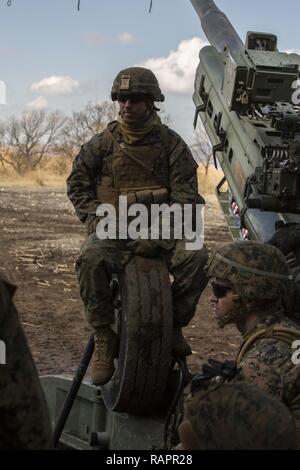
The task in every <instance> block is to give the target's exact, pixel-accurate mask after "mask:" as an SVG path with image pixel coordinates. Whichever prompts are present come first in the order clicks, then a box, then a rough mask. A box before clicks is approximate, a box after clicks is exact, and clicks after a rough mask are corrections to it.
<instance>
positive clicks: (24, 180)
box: [0, 156, 223, 196]
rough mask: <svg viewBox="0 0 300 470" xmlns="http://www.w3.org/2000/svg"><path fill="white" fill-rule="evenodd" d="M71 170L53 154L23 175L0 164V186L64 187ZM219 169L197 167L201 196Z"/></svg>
mask: <svg viewBox="0 0 300 470" xmlns="http://www.w3.org/2000/svg"><path fill="white" fill-rule="evenodd" d="M70 170H71V161H70V159H69V158H67V157H60V156H55V157H54V156H53V157H48V158H45V159H44V161H43V162H42V164H41V165H40V166H39V167H38V168H37V169H36V170H33V171H30V172H28V173H26V174H25V175H24V176H22V175H19V174H18V173H16V171H14V170H13V168H12V167H11V166H10V165H7V164H5V165H4V166H3V165H2V164H0V186H5V187H10V186H19V187H27V188H31V187H32V188H38V187H43V186H45V187H56V188H57V187H58V188H62V187H65V184H66V178H67V177H68V175H69V173H70ZM222 176H223V173H222V172H221V171H220V170H215V169H214V168H210V169H209V172H208V175H207V176H205V172H204V169H202V168H199V169H198V183H199V191H200V193H201V194H202V195H203V196H208V195H211V194H213V193H214V190H215V187H216V185H217V184H218V183H219V182H220V180H221V179H222Z"/></svg>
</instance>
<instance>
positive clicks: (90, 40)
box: [82, 32, 106, 46]
mask: <svg viewBox="0 0 300 470" xmlns="http://www.w3.org/2000/svg"><path fill="white" fill-rule="evenodd" d="M82 39H83V42H84V44H86V45H87V46H100V45H102V44H104V43H105V42H106V37H105V36H104V35H103V34H99V33H92V32H91V33H85V34H84V35H83V36H82Z"/></svg>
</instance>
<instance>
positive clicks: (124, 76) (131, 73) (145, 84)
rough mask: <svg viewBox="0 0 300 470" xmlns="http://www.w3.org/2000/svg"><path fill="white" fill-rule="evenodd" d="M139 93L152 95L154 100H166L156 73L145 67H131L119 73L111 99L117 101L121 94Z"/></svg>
mask: <svg viewBox="0 0 300 470" xmlns="http://www.w3.org/2000/svg"><path fill="white" fill-rule="evenodd" d="M120 93H121V94H122V93H124V94H130V93H138V94H145V95H150V96H151V97H152V98H153V100H154V101H164V100H165V97H164V95H163V94H162V92H161V89H160V87H159V83H158V80H157V78H156V76H155V75H154V73H153V72H152V71H151V70H149V69H146V68H144V67H130V68H127V69H124V70H121V72H119V73H118V75H117V76H116V78H115V79H114V82H113V86H112V90H111V99H112V100H113V101H117V99H118V95H119V94H120Z"/></svg>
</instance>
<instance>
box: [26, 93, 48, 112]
mask: <svg viewBox="0 0 300 470" xmlns="http://www.w3.org/2000/svg"><path fill="white" fill-rule="evenodd" d="M47 105H48V101H47V99H46V98H44V97H43V96H38V97H37V98H35V99H34V100H33V101H30V103H27V105H26V106H28V108H33V109H44V108H47Z"/></svg>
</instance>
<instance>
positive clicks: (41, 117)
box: [0, 110, 65, 174]
mask: <svg viewBox="0 0 300 470" xmlns="http://www.w3.org/2000/svg"><path fill="white" fill-rule="evenodd" d="M64 122H65V118H64V116H63V115H62V114H61V113H59V112H58V111H57V112H54V113H51V114H47V113H46V111H44V110H35V111H29V112H26V113H23V114H22V116H21V117H19V118H18V117H11V118H10V119H9V120H8V122H7V123H1V125H0V139H1V136H2V141H1V144H2V145H1V152H0V159H1V161H2V162H5V163H7V164H9V165H11V166H12V167H13V168H14V170H15V171H17V172H18V173H20V174H24V173H26V171H28V170H32V169H34V168H35V167H36V166H37V165H38V164H39V163H40V162H41V160H42V159H43V158H44V157H45V155H47V154H49V153H50V152H52V151H53V150H54V147H55V144H56V142H57V140H58V138H59V135H60V133H61V131H62V128H63V125H64Z"/></svg>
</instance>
